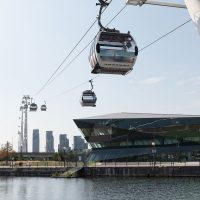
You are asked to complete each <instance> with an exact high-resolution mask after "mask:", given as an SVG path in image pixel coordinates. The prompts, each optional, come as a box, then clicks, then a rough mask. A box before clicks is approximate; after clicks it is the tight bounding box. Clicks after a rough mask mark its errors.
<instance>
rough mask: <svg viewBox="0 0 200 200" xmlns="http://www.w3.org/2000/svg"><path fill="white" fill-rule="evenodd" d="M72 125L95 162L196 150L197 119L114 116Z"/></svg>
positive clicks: (198, 143)
mask: <svg viewBox="0 0 200 200" xmlns="http://www.w3.org/2000/svg"><path fill="white" fill-rule="evenodd" d="M74 122H75V123H76V125H77V126H78V128H80V130H81V131H82V133H83V134H84V136H85V139H86V141H87V142H88V143H90V145H91V147H92V149H93V154H94V155H93V157H94V159H95V160H105V159H114V158H120V157H126V156H133V155H142V154H143V155H145V154H151V153H152V148H156V151H157V153H158V152H171V151H173V152H174V151H193V150H194V151H196V150H198V149H200V116H193V115H162V114H135V113H116V114H110V115H104V116H99V117H98V116H97V117H91V118H85V119H75V120H74Z"/></svg>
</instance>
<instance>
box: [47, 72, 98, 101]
mask: <svg viewBox="0 0 200 200" xmlns="http://www.w3.org/2000/svg"><path fill="white" fill-rule="evenodd" d="M100 76H101V75H97V76H95V77H94V78H92V79H90V80H92V81H93V80H94V79H96V78H98V77H100ZM90 80H87V81H84V82H82V83H80V84H78V85H76V86H74V87H72V88H70V89H67V90H65V91H64V92H62V93H59V94H57V95H55V96H53V97H50V98H48V100H51V99H53V98H57V97H60V96H63V95H65V94H68V93H70V92H71V91H73V90H75V89H77V88H79V87H81V86H83V85H85V84H86V83H88V81H90Z"/></svg>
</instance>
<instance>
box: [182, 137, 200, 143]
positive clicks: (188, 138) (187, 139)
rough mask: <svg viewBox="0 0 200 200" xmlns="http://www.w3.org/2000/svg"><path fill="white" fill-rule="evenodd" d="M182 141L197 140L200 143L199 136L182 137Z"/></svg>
mask: <svg viewBox="0 0 200 200" xmlns="http://www.w3.org/2000/svg"><path fill="white" fill-rule="evenodd" d="M183 142H197V143H200V137H184V138H183Z"/></svg>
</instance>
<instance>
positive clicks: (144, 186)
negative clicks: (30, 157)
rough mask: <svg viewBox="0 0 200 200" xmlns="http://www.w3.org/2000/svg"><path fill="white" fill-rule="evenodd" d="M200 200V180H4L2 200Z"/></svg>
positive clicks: (0, 182)
mask: <svg viewBox="0 0 200 200" xmlns="http://www.w3.org/2000/svg"><path fill="white" fill-rule="evenodd" d="M118 199H120V200H121V199H126V200H130V199H136V200H140V199H142V200H151V199H152V200H157V199H159V200H162V199H163V200H173V199H176V200H179V199H180V200H183V199H190V200H195V199H198V200H200V178H87V179H81V178H74V179H73V178H72V179H56V178H0V200H118Z"/></svg>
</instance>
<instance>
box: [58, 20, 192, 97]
mask: <svg viewBox="0 0 200 200" xmlns="http://www.w3.org/2000/svg"><path fill="white" fill-rule="evenodd" d="M190 21H191V19H189V20H187V21H186V22H184V23H182V24H181V25H179V26H177V27H176V28H174V29H172V30H171V31H169V32H167V33H165V34H164V35H162V36H160V37H159V38H157V39H156V40H154V41H153V42H151V43H150V44H148V45H146V46H144V47H143V48H141V49H140V50H139V51H140V52H141V51H143V50H145V49H147V48H148V47H150V46H151V45H153V44H155V43H156V42H158V41H159V40H161V39H163V38H164V37H166V36H168V35H169V34H171V33H173V32H175V31H176V30H178V29H179V28H181V27H183V26H184V25H186V24H187V23H189V22H190ZM90 43H91V42H90ZM90 43H89V44H90ZM89 44H88V45H89ZM88 45H87V46H88ZM87 46H86V47H87ZM86 47H85V48H84V49H83V50H85V49H86ZM83 50H82V51H83ZM81 53H82V52H81ZM79 54H80V53H79ZM77 56H78V55H77ZM76 58H77V57H76ZM76 58H74V60H75V59H76ZM74 60H73V61H74ZM100 76H101V74H99V75H98V76H95V77H94V78H93V79H90V80H94V79H96V78H98V77H100ZM90 80H87V81H85V82H82V83H81V84H78V85H76V86H74V87H72V88H71V89H68V90H65V91H64V92H62V93H60V94H58V95H56V96H55V97H58V96H61V95H64V94H67V93H69V92H71V91H73V90H75V89H77V88H79V87H81V86H82V85H85V84H86V83H88V81H90Z"/></svg>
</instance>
